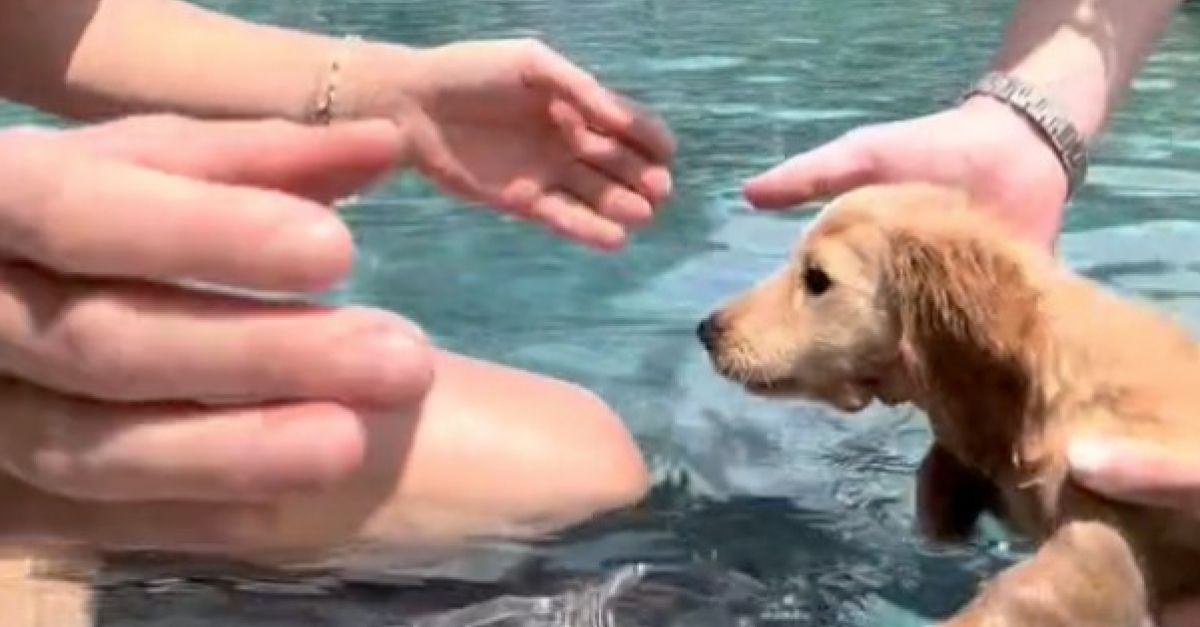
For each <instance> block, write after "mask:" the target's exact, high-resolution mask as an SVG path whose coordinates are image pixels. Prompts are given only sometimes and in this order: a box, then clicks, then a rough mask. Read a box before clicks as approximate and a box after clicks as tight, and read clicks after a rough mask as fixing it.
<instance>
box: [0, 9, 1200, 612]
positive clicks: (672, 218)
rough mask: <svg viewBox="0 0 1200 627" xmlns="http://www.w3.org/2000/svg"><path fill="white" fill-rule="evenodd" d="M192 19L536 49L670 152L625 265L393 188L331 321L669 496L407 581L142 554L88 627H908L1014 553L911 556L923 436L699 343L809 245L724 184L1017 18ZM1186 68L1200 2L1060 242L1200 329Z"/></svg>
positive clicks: (359, 208)
mask: <svg viewBox="0 0 1200 627" xmlns="http://www.w3.org/2000/svg"><path fill="white" fill-rule="evenodd" d="M205 4H208V5H210V6H215V7H217V8H221V9H224V10H227V11H231V12H234V13H238V14H241V15H247V16H251V17H255V18H258V19H262V20H266V21H271V22H274V23H278V24H285V25H296V26H302V27H309V28H319V29H321V30H325V31H328V32H336V33H346V32H350V33H359V34H363V35H366V36H368V37H379V38H387V39H394V40H401V41H406V42H409V43H413V44H418V45H427V44H437V43H442V42H446V41H451V40H457V39H462V38H479V37H510V36H526V35H536V36H539V37H542V38H544V39H546V40H548V41H549V42H551V43H552V44H554V45H555V46H557V47H559V48H560V49H562V50H564V51H565V52H566V53H567V54H569V55H570V56H571V57H573V58H574V59H576V60H578V61H579V62H581V63H583V64H584V65H586V66H588V67H590V68H593V69H595V70H596V71H597V72H599V73H600V75H601V76H602V77H603V78H604V79H605V80H606V81H608V82H610V83H611V84H613V85H615V86H616V87H618V88H620V89H622V90H623V91H625V92H627V93H629V94H631V95H633V96H635V97H637V98H639V99H641V100H643V101H645V102H646V103H648V104H649V105H650V106H652V107H654V108H655V109H656V110H659V111H661V112H662V113H663V115H664V116H666V118H667V119H668V121H669V123H670V124H671V126H672V127H673V128H674V129H675V131H676V132H677V134H678V135H679V138H680V147H681V153H680V156H679V159H678V162H677V164H676V168H675V171H676V176H677V185H676V188H677V196H676V198H675V200H674V201H673V203H672V204H671V206H670V207H669V208H668V209H667V210H666V211H665V212H664V213H663V215H661V216H660V219H659V220H658V221H657V223H656V224H655V226H654V227H653V228H652V229H650V230H649V231H648V232H646V233H644V234H643V235H641V236H640V237H638V238H637V239H636V240H635V241H634V243H633V245H632V246H631V247H630V249H629V250H627V251H625V252H624V253H623V254H621V255H619V256H615V257H604V256H598V255H595V254H592V253H589V252H585V251H582V250H580V249H578V248H576V247H574V246H571V245H569V244H565V243H562V242H559V241H556V240H554V239H552V238H550V237H549V236H547V235H544V234H543V233H541V232H539V231H538V230H536V229H533V228H530V227H528V226H527V225H524V224H520V223H516V222H514V221H511V220H507V219H504V218H502V217H499V216H497V215H495V214H492V213H490V212H487V211H483V210H478V209H475V208H468V207H462V206H460V205H459V204H458V203H454V202H452V201H448V200H446V199H445V198H444V197H442V196H440V195H438V194H435V193H433V192H432V191H431V190H429V189H428V188H427V187H425V186H424V185H422V184H420V183H419V182H417V181H415V180H413V179H412V178H408V177H405V178H402V179H398V180H396V181H394V182H393V183H392V184H390V185H388V186H386V187H384V188H383V189H380V190H378V191H376V192H375V193H373V194H371V195H370V196H368V197H367V198H365V199H364V200H363V202H361V203H360V204H358V205H356V206H354V207H351V208H350V209H349V210H348V214H347V215H348V218H349V220H350V221H351V223H352V224H353V226H354V229H355V232H356V236H357V238H358V241H359V242H360V245H361V258H360V260H359V265H358V267H357V270H356V273H355V275H354V277H353V280H352V281H350V282H349V283H348V284H346V285H345V286H343V287H342V288H341V289H340V290H339V291H338V292H336V293H335V294H333V295H331V297H332V298H334V299H341V300H349V301H354V302H360V303H369V304H376V305H381V306H384V307H388V308H392V309H395V310H398V311H401V312H404V313H405V314H407V315H409V316H411V317H413V318H415V319H417V320H418V321H420V322H421V323H422V324H423V325H425V326H426V327H427V328H428V329H429V330H430V332H431V333H432V334H433V335H434V336H435V337H436V338H437V340H438V341H439V342H441V343H443V344H444V345H446V346H448V347H451V348H454V349H457V350H461V351H465V352H468V353H470V354H474V355H478V356H482V357H486V358H491V359H498V360H502V361H505V362H507V363H511V364H515V365H519V366H524V367H528V368H533V369H536V370H539V371H543V372H547V373H550V374H553V375H556V376H560V377H565V378H568V379H571V380H574V381H577V382H579V383H582V384H584V385H586V386H588V387H590V388H592V389H595V390H596V391H598V392H599V393H600V394H601V395H603V396H604V397H605V398H606V399H607V400H609V401H610V402H611V403H612V404H613V405H614V406H615V407H616V408H617V409H618V410H619V411H620V412H621V413H622V415H624V416H625V417H626V418H627V420H628V422H629V425H630V427H631V428H632V429H633V431H634V432H635V434H636V435H637V437H638V439H639V441H640V442H641V444H642V446H643V447H644V448H645V450H646V452H647V455H648V456H649V457H650V459H651V462H652V464H653V466H654V469H655V472H656V474H657V476H658V477H659V485H658V487H657V489H656V491H655V494H654V495H653V497H652V498H651V499H649V500H648V501H647V502H646V503H644V504H642V506H640V507H638V508H636V509H635V510H633V511H629V512H621V513H618V514H615V515H613V516H610V517H606V518H605V519H603V520H599V521H595V522H594V523H593V524H589V525H586V526H583V527H581V528H579V529H575V530H572V531H571V532H570V533H569V534H567V535H566V536H565V537H563V538H560V539H557V540H556V541H554V542H547V543H545V544H542V545H537V546H525V547H494V548H488V547H482V548H481V550H480V554H479V555H478V556H477V557H475V558H474V559H473V560H467V561H466V562H462V563H457V564H448V565H442V566H441V567H440V568H439V569H433V570H427V571H422V572H420V573H412V572H407V573H406V572H399V573H380V572H375V573H326V574H321V575H316V576H313V577H311V578H305V579H299V580H296V579H292V580H287V581H279V580H277V578H275V577H270V576H268V574H266V573H258V572H244V573H240V574H238V575H237V576H234V573H237V572H239V571H238V569H235V568H233V567H232V566H231V565H221V564H215V565H214V564H208V565H206V564H198V563H194V562H184V561H180V560H177V559H173V558H170V557H169V556H167V557H162V556H160V557H158V558H154V557H151V556H141V557H139V558H138V559H131V560H129V561H127V562H125V563H123V564H118V565H114V567H113V568H112V569H110V570H109V571H108V572H106V573H105V577H106V580H107V581H108V586H107V587H106V589H105V593H104V594H103V595H102V596H101V599H100V606H99V608H98V612H99V618H100V621H99V622H100V624H101V625H104V626H105V627H151V626H156V627H157V626H163V625H170V626H171V627H191V626H193V625H195V626H199V625H205V626H207V625H211V624H222V625H231V626H235V627H274V626H277V625H278V626H282V625H289V626H290V625H296V624H304V625H313V626H324V625H329V626H331V627H332V626H334V625H337V626H345V625H356V626H380V627H382V626H389V625H421V626H423V627H424V626H428V627H434V626H437V627H442V626H446V627H450V626H454V627H458V626H466V625H472V626H475V625H478V626H484V625H488V626H491V625H517V624H520V625H536V626H541V625H566V624H568V623H569V624H573V625H588V626H591V625H602V624H603V625H606V626H607V625H610V624H611V625H619V626H622V627H624V626H633V625H643V624H645V625H651V624H654V625H671V624H682V623H687V624H689V625H693V624H700V625H722V626H733V625H738V626H741V625H768V624H789V625H790V624H794V625H870V624H888V625H909V624H911V625H920V624H925V623H926V622H927V621H928V620H929V619H930V618H931V617H936V616H938V615H941V614H943V613H944V612H946V611H948V610H949V609H950V608H952V607H955V606H957V605H958V604H959V603H960V602H961V601H962V600H963V599H964V598H965V597H966V596H967V595H969V594H970V591H971V590H972V589H973V587H974V585H975V582H976V580H977V578H978V577H980V576H982V575H983V574H985V573H988V572H992V571H994V570H995V569H996V568H998V567H999V566H1000V565H1001V564H1003V563H1005V562H1006V560H1008V559H1010V558H1011V556H1010V552H1011V551H1019V550H1020V547H1017V548H1016V549H1013V548H1012V547H1008V546H1007V545H1005V544H1004V543H1003V542H1000V541H999V540H998V539H997V536H996V534H995V533H990V534H985V535H984V536H983V537H981V539H980V540H979V541H978V542H977V543H975V544H974V545H972V546H970V547H966V548H964V549H961V550H955V551H935V550H933V549H932V548H930V547H927V546H925V545H923V544H922V543H921V542H920V541H919V540H918V539H917V538H916V537H915V534H913V532H912V529H911V527H912V521H911V490H912V481H911V475H912V472H913V468H914V467H915V464H916V463H917V461H918V460H919V459H920V456H921V454H922V452H923V450H924V447H925V445H926V443H927V441H928V434H927V431H926V430H925V428H924V427H923V425H922V424H921V423H920V422H919V421H917V420H914V419H913V418H914V417H913V416H910V415H908V414H906V413H905V412H903V411H900V412H888V411H882V410H878V411H871V412H868V414H867V415H865V416H860V417H856V418H855V419H854V420H847V419H845V418H843V417H841V416H838V415H835V414H831V413H829V412H826V411H823V410H819V409H816V408H813V407H810V406H805V405H799V406H787V405H780V404H775V403H768V402H765V401H761V400H756V399H750V398H747V397H746V396H745V395H743V394H742V393H741V392H740V391H739V390H737V389H735V388H733V387H732V386H729V385H727V384H726V383H724V382H723V381H720V380H718V379H717V378H716V377H715V376H713V374H712V373H711V370H710V368H709V367H708V365H707V363H706V361H705V359H704V356H703V355H702V354H701V353H700V350H699V348H698V346H696V345H695V342H694V340H693V339H692V336H691V328H692V327H693V325H694V323H695V321H696V320H697V319H698V318H699V317H700V316H701V315H703V313H705V312H706V311H707V310H708V308H709V307H711V306H712V305H713V304H714V303H715V302H717V301H719V300H720V299H722V298H724V297H725V296H726V295H728V294H730V293H731V292H733V291H735V290H737V289H740V288H741V287H743V286H745V285H747V284H748V283H750V282H751V281H754V280H756V279H757V278H758V277H760V276H761V275H762V274H763V273H764V272H766V271H768V270H769V269H770V268H772V267H773V266H774V265H775V264H777V263H779V262H780V261H781V260H782V259H783V258H784V256H785V255H786V254H787V249H788V247H789V246H790V245H791V242H792V240H793V238H794V237H795V236H796V234H797V233H798V232H799V230H800V229H801V228H802V226H803V223H804V220H805V216H802V215H756V214H752V213H751V212H748V211H747V210H746V209H745V206H744V203H743V201H742V200H741V195H740V191H739V183H740V180H741V179H742V178H743V177H745V176H748V175H750V174H753V173H755V172H757V171H759V170H760V169H762V168H765V167H767V166H770V165H773V164H774V163H776V162H778V161H780V160H782V159H784V158H785V157H787V156H789V155H791V154H794V153H796V152H799V151H801V150H804V149H807V148H810V147H812V146H814V145H816V144H818V143H819V142H822V141H825V140H828V139H831V138H833V137H836V136H837V135H838V134H840V133H842V132H844V131H846V130H848V129H850V128H853V127H855V126H857V125H860V124H864V123H870V122H877V121H883V120H891V119H898V118H902V117H906V116H911V115H918V114H922V113H925V112H928V111H931V110H933V109H935V108H937V107H940V106H943V105H945V104H947V103H949V102H952V101H953V100H954V98H955V97H956V96H957V95H958V93H959V90H960V89H961V88H962V86H963V85H965V84H966V83H967V82H968V81H969V80H971V78H972V77H974V76H975V75H976V72H977V69H978V68H979V67H980V65H981V64H982V63H983V62H984V61H985V59H986V58H987V57H988V55H989V54H990V50H991V46H992V45H993V44H994V42H995V41H997V39H998V38H999V35H1000V30H999V29H1000V26H1001V24H1002V23H1003V20H1004V18H1005V16H1006V15H1007V13H1008V11H1009V10H1010V9H1011V4H1012V3H1011V2H1007V1H1005V2H1001V1H1000V0H985V1H979V2H970V3H962V2H954V1H952V0H931V1H928V2H920V3H908V4H897V3H892V2H884V1H883V0H799V1H796V0H751V1H746V2H720V1H718V0H679V1H672V2H665V1H664V0H603V1H589V2H584V1H579V0H492V1H489V2H477V1H473V0H296V1H293V2H267V1H266V0H207V1H206V2H205ZM1198 62H1200V7H1197V6H1196V5H1193V6H1191V7H1189V8H1186V9H1185V10H1184V11H1183V12H1182V13H1181V14H1180V15H1179V17H1178V19H1176V20H1175V21H1174V23H1173V24H1172V26H1171V29H1170V31H1169V33H1168V37H1167V39H1166V41H1165V43H1164V45H1163V47H1162V50H1161V52H1160V53H1159V54H1157V55H1155V56H1154V57H1153V59H1152V60H1151V61H1150V63H1149V65H1148V67H1147V68H1146V71H1145V72H1144V74H1143V75H1142V76H1141V78H1140V80H1139V82H1138V83H1137V85H1135V88H1134V90H1133V92H1132V93H1131V94H1130V96H1129V98H1128V99H1127V101H1126V103H1125V105H1124V106H1123V107H1122V108H1121V109H1120V110H1119V111H1118V113H1117V115H1116V116H1115V118H1114V120H1113V125H1112V129H1111V131H1110V132H1109V134H1108V135H1106V136H1105V137H1104V141H1103V142H1102V143H1101V145H1100V147H1099V152H1098V153H1097V155H1096V157H1095V165H1094V170H1093V178H1092V179H1091V181H1090V184H1089V185H1088V186H1087V187H1086V188H1085V189H1084V190H1083V192H1082V193H1081V195H1080V196H1079V197H1078V198H1077V199H1076V200H1075V202H1074V203H1073V205H1072V210H1071V212H1070V213H1069V215H1068V223H1067V228H1068V230H1069V231H1070V232H1071V234H1070V235H1069V236H1067V237H1066V238H1065V239H1064V241H1063V244H1062V251H1063V254H1064V256H1065V257H1066V258H1067V259H1068V260H1069V261H1070V262H1071V263H1072V264H1074V265H1076V266H1077V267H1079V268H1080V269H1081V270H1083V271H1084V272H1086V273H1089V274H1090V275H1091V276H1093V277H1095V278H1097V279H1099V280H1102V281H1104V282H1105V283H1107V284H1109V285H1111V286H1113V287H1114V288H1115V289H1119V290H1123V291H1127V292H1129V293H1132V294H1138V295H1142V296H1147V297H1150V298H1153V299H1156V300H1157V301H1158V302H1159V303H1160V304H1161V306H1162V307H1164V308H1165V309H1167V310H1168V311H1170V312H1172V313H1174V314H1176V315H1178V316H1180V317H1181V318H1182V319H1183V320H1184V321H1185V322H1187V323H1188V324H1191V325H1193V326H1195V325H1197V323H1200V258H1198V255H1200V252H1198V251H1200V227H1198V226H1197V225H1196V223H1195V222H1194V220H1195V218H1196V216H1197V215H1200V213H1198V212H1200V178H1197V176H1196V174H1195V172H1197V171H1200V84H1198V83H1197V82H1196V81H1195V80H1194V77H1195V76H1196V75H1197V71H1196V70H1197V63H1198ZM0 119H2V120H6V121H12V120H26V119H29V113H28V112H27V111H25V110H23V109H19V108H12V107H8V108H4V109H2V110H0ZM385 574H386V575H387V576H386V577H384V576H382V575H385Z"/></svg>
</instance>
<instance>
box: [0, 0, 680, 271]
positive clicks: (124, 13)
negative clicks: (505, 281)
mask: <svg viewBox="0 0 1200 627" xmlns="http://www.w3.org/2000/svg"><path fill="white" fill-rule="evenodd" d="M0 57H2V58H3V59H4V60H3V61H0V96H7V97H9V98H12V99H14V100H19V101H22V102H25V103H28V104H31V105H34V106H36V107H39V108H42V109H44V110H46V111H50V112H53V113H57V114H60V115H64V116H68V117H74V118H81V119H94V118H102V117H111V116H115V115H120V114H128V113H136V112H169V113H177V114H186V115H191V116H195V117H205V118H211V117H253V118H262V117H269V118H285V119H290V120H293V121H311V119H312V114H313V112H314V111H315V110H316V108H317V106H318V103H319V102H321V101H322V100H323V98H324V94H325V93H326V89H325V86H326V85H327V84H328V83H330V82H331V81H332V82H333V84H335V85H336V97H335V98H334V101H333V103H332V106H331V111H332V113H333V114H334V117H335V118H336V119H339V120H340V119H358V118H387V119H391V120H393V121H394V122H396V123H397V124H399V125H401V126H403V127H405V128H406V133H407V135H408V136H409V137H410V139H411V141H410V144H411V148H412V150H411V157H412V163H411V165H412V166H413V167H414V168H415V169H416V170H418V171H419V172H420V173H421V174H423V175H425V176H426V177H427V178H429V179H430V180H432V181H433V182H434V183H436V184H437V185H438V186H439V187H440V188H441V189H442V190H443V191H445V192H447V193H450V194H453V195H455V196H458V197H460V198H463V199H465V200H468V201H472V202H478V203H481V204H484V205H487V206H489V207H491V208H495V209H498V210H501V211H505V212H508V213H511V214H514V215H516V216H519V217H521V218H525V219H528V220H531V221H533V222H536V223H539V224H541V225H542V226H544V227H545V228H547V229H549V230H551V231H552V232H554V233H556V234H558V235H562V236H564V237H567V238H570V239H573V240H575V241H577V242H579V243H582V244H584V245H587V246H591V247H593V248H598V249H601V250H612V249H615V248H619V247H621V246H622V245H623V244H624V243H625V241H626V238H627V236H628V233H629V232H630V231H632V230H635V229H637V228H640V227H642V226H645V225H646V224H647V223H648V222H649V221H650V219H651V218H652V215H653V211H654V210H655V209H656V208H657V207H659V206H660V205H661V204H662V203H663V202H664V201H665V200H666V198H667V196H668V195H669V193H670V187H671V178H670V173H669V172H668V170H667V163H668V161H669V160H670V158H671V157H672V155H673V153H674V140H673V138H672V137H671V134H670V132H669V131H668V130H667V128H666V127H665V125H664V124H663V123H662V122H661V121H660V120H659V119H658V118H657V117H655V116H653V115H651V114H650V113H648V112H646V111H643V110H641V109H640V108H639V107H637V106H636V105H634V104H633V103H631V102H628V101H626V100H625V99H623V98H620V97H619V96H618V95H617V94H615V93H613V92H611V91H610V90H608V89H607V88H605V87H604V86H603V85H602V84H601V83H600V82H599V81H598V80H597V79H596V78H595V77H593V76H591V75H590V74H589V73H587V72H586V71H584V70H583V69H581V68H579V67H577V66H575V65H574V64H572V63H571V62H570V61H569V60H567V59H566V58H564V57H563V56H562V55H560V54H558V53H557V52H555V51H553V50H551V49H550V48H548V47H546V46H544V45H541V44H539V43H537V42H534V41H530V40H509V41H484V42H463V43H455V44H447V45H441V46H436V47H432V48H420V49H417V48H411V47H408V46H404V45H399V44H393V43H386V42H355V43H351V42H346V41H342V40H341V39H340V38H332V37H328V36H325V35H322V34H317V33H307V32H303V31H298V30H290V29H284V28H277V27H272V26H267V25H260V24H254V23H251V22H248V21H245V20H240V19H237V18H235V17H232V16H227V15H223V14H220V13H216V12H212V11H208V10H205V9H202V8H199V7H195V6H192V5H190V4H188V3H186V2H182V1H179V0H46V1H45V2H33V1H27V0H0ZM335 59H338V60H339V62H340V63H341V65H342V69H341V71H340V72H338V73H337V75H336V79H334V78H333V76H334V75H333V74H332V72H331V68H332V65H333V63H334V61H335ZM5 64H7V65H5Z"/></svg>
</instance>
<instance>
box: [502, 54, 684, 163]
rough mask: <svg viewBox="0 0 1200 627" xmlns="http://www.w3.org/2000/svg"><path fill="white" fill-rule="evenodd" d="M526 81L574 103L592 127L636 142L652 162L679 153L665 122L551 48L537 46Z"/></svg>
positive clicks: (530, 60)
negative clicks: (617, 93) (602, 83)
mask: <svg viewBox="0 0 1200 627" xmlns="http://www.w3.org/2000/svg"><path fill="white" fill-rule="evenodd" d="M523 78H524V80H525V83H526V84H527V85H529V86H531V87H534V88H537V89H542V90H544V91H547V92H549V93H551V94H556V95H559V96H561V97H562V98H564V99H565V100H567V101H568V102H571V103H572V104H574V105H575V106H576V107H577V108H578V109H579V110H580V111H581V112H583V115H584V117H585V118H586V119H587V120H588V123H589V125H591V126H594V127H595V128H596V129H598V130H599V131H600V132H602V133H604V134H606V135H616V136H619V137H621V138H623V139H624V140H626V141H629V142H632V143H633V144H634V145H635V146H636V147H637V148H638V149H640V150H641V151H642V152H643V153H645V154H646V156H648V157H650V158H651V159H654V160H656V161H664V162H665V161H669V160H670V159H671V157H672V156H673V155H674V154H675V138H674V137H673V136H672V134H671V131H670V129H668V128H667V125H666V124H665V123H664V122H663V121H662V120H661V119H659V118H658V117H657V116H655V115H653V114H651V113H649V112H647V111H645V110H643V109H642V108H641V107H638V106H636V105H634V104H633V103H632V102H630V101H628V100H627V99H625V98H621V97H619V96H617V95H616V94H614V93H613V92H612V91H610V90H608V89H606V88H605V87H604V86H603V85H601V84H600V81H598V80H596V78H595V77H594V76H592V75H591V74H589V73H588V72H585V71H584V70H582V69H580V68H579V67H578V66H576V65H575V64H574V63H571V62H570V61H568V60H567V59H566V57H563V56H562V55H560V54H558V53H557V52H555V51H554V50H551V49H550V48H549V47H547V46H545V45H542V44H534V45H533V47H532V48H531V53H530V55H529V57H528V62H527V64H526V69H525V72H524V74H523Z"/></svg>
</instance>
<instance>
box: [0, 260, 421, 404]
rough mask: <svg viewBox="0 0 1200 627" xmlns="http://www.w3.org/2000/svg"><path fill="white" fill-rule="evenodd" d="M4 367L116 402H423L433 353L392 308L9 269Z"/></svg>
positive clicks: (4, 290)
mask: <svg viewBox="0 0 1200 627" xmlns="http://www.w3.org/2000/svg"><path fill="white" fill-rule="evenodd" d="M0 338H3V342H4V344H5V346H7V347H8V348H9V350H6V351H3V353H0V371H3V372H8V373H13V374H14V375H19V376H20V377H21V378H23V379H26V380H30V381H33V382H36V383H39V384H41V385H43V386H46V387H50V388H53V389H56V390H62V391H65V392H70V393H75V394H80V395H85V396H88V397H92V398H100V399H106V400H111V401H158V400H167V399H179V398H187V399H201V400H205V401H207V402H232V401H237V402H252V401H262V400H298V399H328V400H335V401H341V402H345V403H348V404H352V405H356V406H370V407H394V406H400V405H407V404H411V403H415V402H416V401H417V400H418V399H419V398H420V397H421V396H422V395H423V394H424V392H425V391H426V390H427V389H428V387H429V385H430V382H431V378H432V365H431V364H432V357H431V355H430V352H429V351H430V349H429V348H428V346H427V341H426V340H425V338H424V336H423V334H422V333H421V332H420V330H419V329H418V328H417V327H416V326H415V325H413V324H412V323H410V322H408V321H407V320H404V319H403V318H401V317H399V316H396V315H392V314H389V313H387V312H383V311H377V310H370V309H365V308H332V307H320V306H313V305H303V304H294V303H284V302H262V301H251V300H247V299H242V298H235V297H232V296H228V295H220V294H213V293H202V292H197V291H191V290H185V289H181V288H176V287H170V286H159V285H148V284H121V283H110V282H91V281H64V280H61V279H52V278H51V277H48V276H46V275H45V274H44V273H42V272H40V271H38V270H36V269H34V268H31V267H28V266H14V265H4V266H0Z"/></svg>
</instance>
